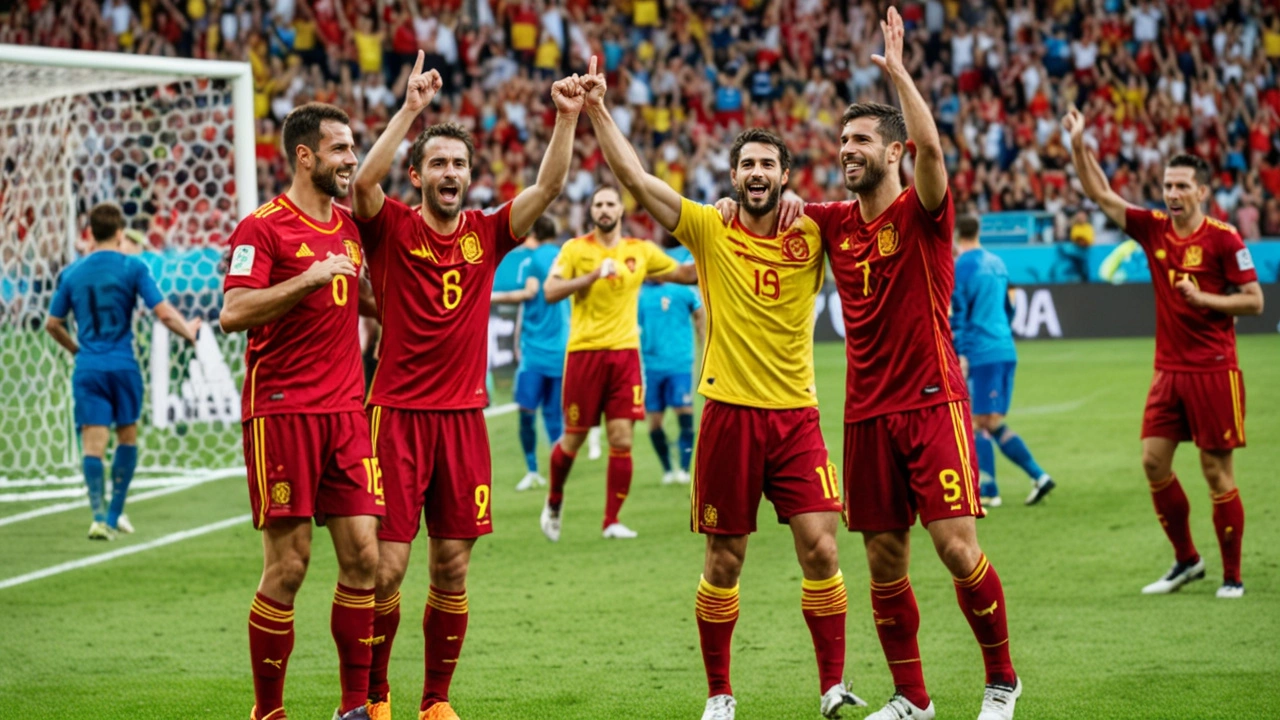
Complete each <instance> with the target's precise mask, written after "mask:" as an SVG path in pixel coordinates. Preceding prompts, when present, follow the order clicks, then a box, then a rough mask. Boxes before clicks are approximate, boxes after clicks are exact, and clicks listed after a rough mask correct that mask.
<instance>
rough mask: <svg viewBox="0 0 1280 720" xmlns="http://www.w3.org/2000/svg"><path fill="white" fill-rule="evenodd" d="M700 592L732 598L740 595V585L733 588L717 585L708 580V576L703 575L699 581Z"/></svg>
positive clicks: (717, 596)
mask: <svg viewBox="0 0 1280 720" xmlns="http://www.w3.org/2000/svg"><path fill="white" fill-rule="evenodd" d="M698 592H699V593H702V594H703V595H709V596H711V597H713V598H731V597H737V596H738V586H737V585H734V586H733V587H731V588H722V587H716V586H715V585H712V584H711V583H709V582H707V578H706V576H703V577H702V578H701V579H700V580H699V581H698Z"/></svg>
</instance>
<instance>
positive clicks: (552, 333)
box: [516, 245, 570, 377]
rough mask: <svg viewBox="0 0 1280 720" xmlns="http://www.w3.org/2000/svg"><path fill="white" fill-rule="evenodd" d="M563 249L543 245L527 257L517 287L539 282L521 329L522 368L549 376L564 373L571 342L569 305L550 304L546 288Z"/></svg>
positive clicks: (525, 305)
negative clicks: (532, 281)
mask: <svg viewBox="0 0 1280 720" xmlns="http://www.w3.org/2000/svg"><path fill="white" fill-rule="evenodd" d="M559 253H560V248H559V247H557V246H555V245H543V246H541V247H539V248H538V249H537V250H534V251H532V252H530V253H529V254H528V255H527V256H525V257H524V258H523V259H522V260H521V262H520V265H519V267H518V268H517V270H516V285H517V287H524V285H525V283H526V282H528V280H529V278H531V277H532V278H536V279H537V281H538V294H537V295H534V296H533V297H532V298H529V299H528V300H526V301H524V304H523V306H522V311H523V313H524V314H523V318H522V320H521V329H520V369H521V370H530V371H533V372H536V373H538V374H540V375H544V376H547V377H561V376H562V375H563V374H564V349H565V346H566V345H567V344H568V342H569V311H570V307H569V303H567V302H559V303H554V304H552V303H548V302H547V298H546V295H544V294H543V288H544V287H545V286H546V283H547V275H549V274H550V272H551V267H552V266H553V265H554V264H555V260H556V255H558V254H559Z"/></svg>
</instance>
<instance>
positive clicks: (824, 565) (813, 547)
mask: <svg viewBox="0 0 1280 720" xmlns="http://www.w3.org/2000/svg"><path fill="white" fill-rule="evenodd" d="M799 560H800V566H801V567H802V568H803V569H804V570H806V571H807V572H806V574H808V575H813V576H820V577H821V578H829V577H831V576H833V575H835V574H836V570H838V569H839V568H840V560H839V551H838V550H837V549H836V539H835V536H826V535H824V536H822V537H820V538H818V539H817V540H816V541H814V542H812V543H810V544H809V545H808V546H807V547H804V548H801V550H800V558H799Z"/></svg>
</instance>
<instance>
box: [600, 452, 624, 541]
mask: <svg viewBox="0 0 1280 720" xmlns="http://www.w3.org/2000/svg"><path fill="white" fill-rule="evenodd" d="M606 477H607V482H606V487H605V493H606V495H605V498H604V525H602V526H601V528H600V529H602V530H603V529H604V528H607V527H609V526H610V525H612V524H614V523H616V522H618V513H619V512H620V511H621V510H622V503H624V502H626V500H627V493H629V492H631V450H629V449H628V450H614V449H612V448H610V449H609V470H608V474H607V475H606Z"/></svg>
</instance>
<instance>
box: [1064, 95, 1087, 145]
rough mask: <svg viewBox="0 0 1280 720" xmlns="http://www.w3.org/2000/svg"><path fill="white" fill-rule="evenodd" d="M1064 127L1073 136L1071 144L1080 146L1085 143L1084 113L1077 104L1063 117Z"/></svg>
mask: <svg viewBox="0 0 1280 720" xmlns="http://www.w3.org/2000/svg"><path fill="white" fill-rule="evenodd" d="M1062 129H1063V130H1066V131H1067V134H1068V135H1070V136H1071V146H1072V147H1080V146H1081V145H1082V144H1083V143H1084V114H1083V113H1081V112H1080V109H1079V108H1077V107H1076V106H1075V105H1072V106H1071V109H1070V110H1068V111H1067V114H1066V115H1064V116H1063V117H1062Z"/></svg>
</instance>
